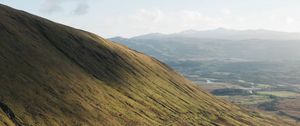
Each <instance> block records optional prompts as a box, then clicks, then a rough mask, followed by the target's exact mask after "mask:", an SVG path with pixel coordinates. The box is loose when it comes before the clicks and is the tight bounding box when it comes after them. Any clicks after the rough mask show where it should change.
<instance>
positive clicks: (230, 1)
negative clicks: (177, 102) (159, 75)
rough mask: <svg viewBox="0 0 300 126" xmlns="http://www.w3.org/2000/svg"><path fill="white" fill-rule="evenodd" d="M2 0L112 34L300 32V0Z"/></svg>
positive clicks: (39, 13) (83, 27) (66, 23)
mask: <svg viewBox="0 0 300 126" xmlns="http://www.w3.org/2000/svg"><path fill="white" fill-rule="evenodd" d="M0 2H1V3H2V4H5V5H8V6H11V7H14V8H17V9H20V10H25V11H27V12H29V13H33V14H36V15H39V16H42V17H46V18H48V19H50V20H53V21H56V22H60V23H62V24H65V25H70V26H72V27H76V28H79V29H83V30H87V31H91V32H94V33H96V34H99V35H100V36H103V37H106V38H109V37H114V36H122V37H133V36H137V35H141V34H147V33H164V34H169V33H175V32H180V31H184V30H189V29H195V30H209V29H216V28H220V27H222V28H228V29H236V30H247V29H267V30H272V31H282V32H300V23H298V22H299V20H300V16H299V15H298V14H297V12H299V10H300V8H298V6H297V5H300V1H296V0H288V1H280V0H266V1H259V0H251V1H239V0H187V1H179V0H177V1H174V0H173V1H171V0H166V1H163V2H162V1H158V0H154V1H137V0H128V1H126V2H127V3H125V4H120V3H124V1H120V0H110V1H108V0H100V1H96V0H42V1H38V0H32V1H18V0H1V1H0Z"/></svg>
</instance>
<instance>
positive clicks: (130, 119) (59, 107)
mask: <svg viewBox="0 0 300 126" xmlns="http://www.w3.org/2000/svg"><path fill="white" fill-rule="evenodd" d="M0 17H1V19H0V87H1V88H0V108H1V109H0V125H9V126H13V125H17V126H20V125H24V126H30V125H48V126H50V125H51V126H55V125H57V126H61V125H70V126H76V125H95V126H101V125H103V126H110V125H114V126H118V125H127V126H133V125H137V126H139V125H149V126H153V125H178V126H184V125H205V126H220V125H228V126H229V125H237V126H238V125H239V126H240V125H251V126H253V125H256V126H274V125H282V126H287V125H293V124H291V123H288V122H285V121H282V120H281V119H279V118H277V117H270V116H266V115H263V114H260V113H257V112H248V111H246V110H244V109H242V108H240V107H238V106H235V105H233V104H231V103H228V102H226V101H223V100H220V99H218V98H216V97H214V96H212V95H211V94H209V93H206V92H204V91H202V90H201V89H199V87H197V86H195V85H193V84H192V83H191V82H190V81H189V80H187V79H185V78H184V77H182V76H181V75H179V74H177V73H176V72H175V71H173V70H172V69H170V68H169V67H168V66H166V65H165V64H164V63H161V62H160V61H158V60H156V59H154V58H152V57H149V56H147V55H144V54H142V53H139V52H137V51H134V50H131V49H129V48H127V47H125V46H123V45H120V44H117V43H114V42H111V41H109V40H106V39H103V38H101V37H99V36H97V35H95V34H92V33H89V32H86V31H82V30H78V29H74V28H71V27H68V26H64V25H61V24H57V23H54V22H52V21H49V20H46V19H43V18H40V17H37V16H34V15H31V14H28V13H26V12H23V11H19V10H15V9H12V8H10V7H7V6H5V5H0Z"/></svg>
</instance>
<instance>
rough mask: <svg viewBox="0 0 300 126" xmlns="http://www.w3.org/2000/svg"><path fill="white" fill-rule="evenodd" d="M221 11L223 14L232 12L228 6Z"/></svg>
mask: <svg viewBox="0 0 300 126" xmlns="http://www.w3.org/2000/svg"><path fill="white" fill-rule="evenodd" d="M221 13H222V14H223V15H230V14H231V10H230V9H228V8H223V9H221Z"/></svg>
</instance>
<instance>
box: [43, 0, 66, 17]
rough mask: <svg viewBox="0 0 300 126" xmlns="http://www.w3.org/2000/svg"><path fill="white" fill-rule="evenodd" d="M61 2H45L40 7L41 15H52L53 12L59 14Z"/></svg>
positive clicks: (52, 0) (53, 0) (59, 0)
mask: <svg viewBox="0 0 300 126" xmlns="http://www.w3.org/2000/svg"><path fill="white" fill-rule="evenodd" d="M61 2H62V0H45V1H44V2H43V4H42V7H41V9H40V11H41V12H43V13H49V14H51V13H54V12H60V11H62V10H63V9H62V7H61V5H60V4H61Z"/></svg>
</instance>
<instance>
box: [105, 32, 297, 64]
mask: <svg viewBox="0 0 300 126" xmlns="http://www.w3.org/2000/svg"><path fill="white" fill-rule="evenodd" d="M110 40H112V41H115V42H119V43H121V44H125V45H127V46H128V47H130V48H133V49H136V50H137V51H140V52H144V53H146V54H148V55H151V56H154V57H156V58H158V59H159V60H163V61H169V60H174V59H175V60H208V59H210V60H211V59H214V60H215V59H217V60H220V59H221V60H223V59H238V60H248V61H249V60H250V61H251V60H252V61H253V60H254V61H257V60H259V61H262V60H263V61H282V60H299V61H300V53H299V50H300V33H287V32H277V31H268V30H245V31H238V30H229V29H223V28H219V29H215V30H208V31H196V30H188V31H183V32H179V33H174V34H159V33H154V34H146V35H140V36H136V37H132V38H122V37H115V38H110Z"/></svg>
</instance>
